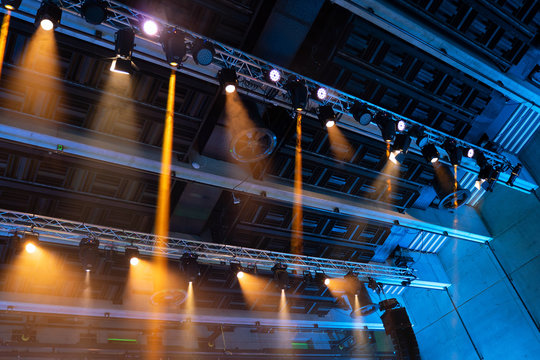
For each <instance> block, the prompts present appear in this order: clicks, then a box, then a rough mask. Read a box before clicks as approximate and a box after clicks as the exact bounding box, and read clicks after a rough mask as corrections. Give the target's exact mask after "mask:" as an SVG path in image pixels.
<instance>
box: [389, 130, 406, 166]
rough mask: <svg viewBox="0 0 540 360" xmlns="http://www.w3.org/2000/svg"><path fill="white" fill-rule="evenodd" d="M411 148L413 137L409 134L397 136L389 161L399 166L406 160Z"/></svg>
mask: <svg viewBox="0 0 540 360" xmlns="http://www.w3.org/2000/svg"><path fill="white" fill-rule="evenodd" d="M410 146H411V137H410V136H409V135H408V134H406V133H404V134H397V135H396V139H395V140H394V145H392V151H391V152H390V155H389V156H388V159H389V160H390V161H392V162H393V163H394V164H397V163H398V162H400V163H401V162H403V160H405V155H406V154H407V152H408V151H409V147H410Z"/></svg>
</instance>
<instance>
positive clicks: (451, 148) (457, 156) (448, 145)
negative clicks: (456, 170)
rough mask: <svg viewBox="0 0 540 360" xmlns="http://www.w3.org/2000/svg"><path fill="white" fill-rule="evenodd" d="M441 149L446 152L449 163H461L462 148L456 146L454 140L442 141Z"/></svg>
mask: <svg viewBox="0 0 540 360" xmlns="http://www.w3.org/2000/svg"><path fill="white" fill-rule="evenodd" d="M443 149H444V151H446V153H447V154H448V160H450V164H452V165H454V166H456V165H459V164H460V163H461V158H462V157H463V150H462V149H461V148H459V147H458V146H457V143H456V140H454V139H446V140H445V142H444V143H443Z"/></svg>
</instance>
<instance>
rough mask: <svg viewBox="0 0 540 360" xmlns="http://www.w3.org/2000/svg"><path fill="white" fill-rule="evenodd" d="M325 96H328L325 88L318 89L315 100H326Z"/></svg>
mask: <svg viewBox="0 0 540 360" xmlns="http://www.w3.org/2000/svg"><path fill="white" fill-rule="evenodd" d="M327 96H328V91H327V90H326V89H325V88H323V87H320V88H318V89H317V99H319V100H324V99H326V97H327Z"/></svg>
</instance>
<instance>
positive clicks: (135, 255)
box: [124, 246, 140, 266]
mask: <svg viewBox="0 0 540 360" xmlns="http://www.w3.org/2000/svg"><path fill="white" fill-rule="evenodd" d="M124 253H125V255H126V259H129V263H130V264H131V265H133V266H137V265H138V264H139V256H140V254H139V249H137V248H136V247H134V246H130V247H127V248H126V249H125V251H124Z"/></svg>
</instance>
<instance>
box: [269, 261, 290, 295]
mask: <svg viewBox="0 0 540 360" xmlns="http://www.w3.org/2000/svg"><path fill="white" fill-rule="evenodd" d="M272 272H273V273H274V280H275V281H276V283H277V285H278V287H279V288H280V289H281V290H287V288H288V287H289V273H288V272H287V265H285V264H281V263H277V264H275V265H274V266H273V267H272Z"/></svg>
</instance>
